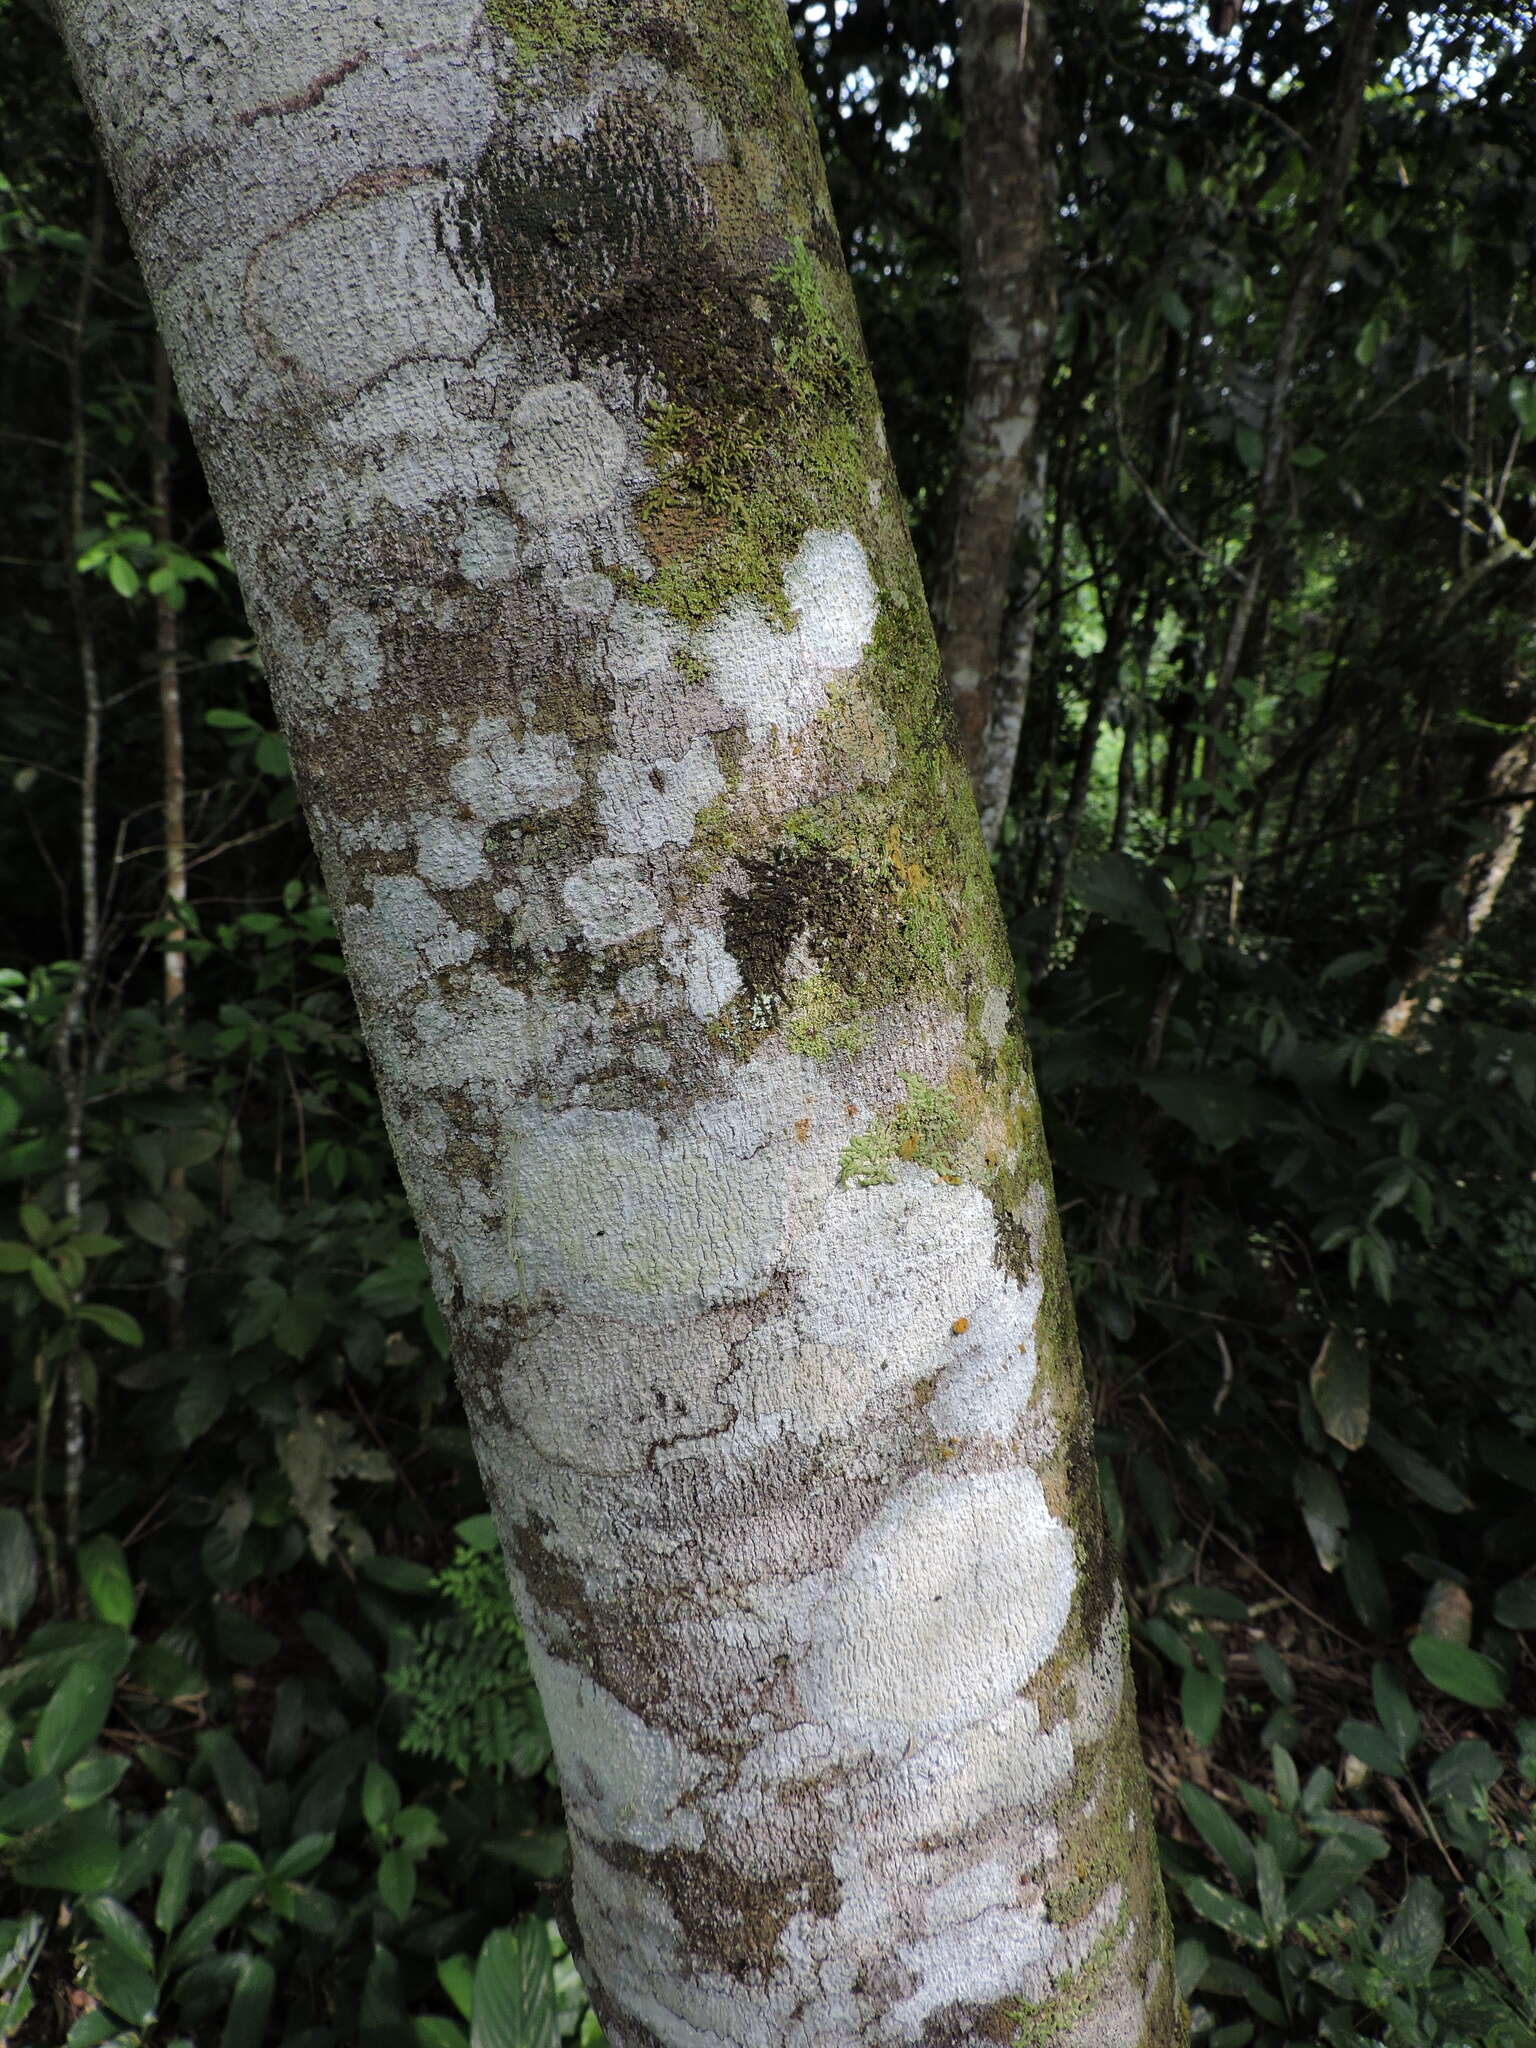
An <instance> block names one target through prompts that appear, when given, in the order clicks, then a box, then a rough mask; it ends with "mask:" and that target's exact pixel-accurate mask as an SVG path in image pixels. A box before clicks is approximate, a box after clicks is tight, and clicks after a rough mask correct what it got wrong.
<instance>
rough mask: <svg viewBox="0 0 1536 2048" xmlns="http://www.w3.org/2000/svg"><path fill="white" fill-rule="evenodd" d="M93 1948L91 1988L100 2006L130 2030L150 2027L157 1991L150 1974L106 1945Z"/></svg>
mask: <svg viewBox="0 0 1536 2048" xmlns="http://www.w3.org/2000/svg"><path fill="white" fill-rule="evenodd" d="M93 1947H94V1950H95V1953H94V1955H93V1956H92V1958H91V1989H92V1990H93V1991H94V1992H95V1993H96V1996H97V1997H98V1998H99V1999H100V2000H101V2002H102V2004H103V2005H105V2006H107V2007H108V2008H109V2009H110V2010H111V2011H112V2012H114V2013H116V2014H117V2016H118V2018H119V2019H124V2020H126V2021H127V2022H128V2024H129V2026H131V2027H141V2028H142V2027H148V2026H150V2025H152V2024H153V2022H154V2018H155V2013H156V2010H157V2008H158V2005H159V1991H158V1989H157V1987H156V1984H155V1980H154V1977H153V1976H152V1975H151V1973H150V1972H149V1971H148V1970H146V1969H145V1967H144V1966H143V1964H142V1963H139V1962H134V1961H133V1960H132V1959H131V1958H130V1957H128V1956H125V1955H124V1954H123V1953H122V1951H121V1950H120V1949H117V1948H113V1947H109V1946H108V1944H107V1943H106V1942H96V1943H94V1944H93Z"/></svg>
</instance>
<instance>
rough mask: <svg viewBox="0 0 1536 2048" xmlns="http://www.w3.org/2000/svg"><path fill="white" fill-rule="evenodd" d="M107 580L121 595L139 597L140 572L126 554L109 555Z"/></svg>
mask: <svg viewBox="0 0 1536 2048" xmlns="http://www.w3.org/2000/svg"><path fill="white" fill-rule="evenodd" d="M107 581H108V582H109V583H110V584H111V586H112V588H113V589H114V590H115V591H116V592H117V594H118V596H119V597H137V596H138V594H139V572H138V570H137V569H135V568H134V566H133V564H132V562H130V561H129V560H128V558H127V556H126V555H115V554H114V555H108V557H107Z"/></svg>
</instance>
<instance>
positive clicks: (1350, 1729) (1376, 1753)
mask: <svg viewBox="0 0 1536 2048" xmlns="http://www.w3.org/2000/svg"><path fill="white" fill-rule="evenodd" d="M1339 1741H1340V1743H1341V1744H1342V1745H1343V1747H1344V1748H1345V1749H1347V1750H1348V1751H1349V1753H1350V1755H1351V1756H1357V1757H1359V1759H1360V1761H1361V1763H1363V1764H1365V1765H1366V1766H1367V1767H1368V1768H1369V1769H1371V1770H1373V1771H1381V1772H1384V1773H1385V1775H1386V1776H1387V1777H1389V1778H1400V1777H1402V1775H1403V1773H1404V1771H1405V1770H1406V1769H1407V1764H1406V1762H1405V1761H1404V1758H1403V1755H1402V1752H1401V1751H1400V1750H1399V1749H1398V1746H1397V1744H1396V1743H1395V1742H1394V1741H1393V1740H1392V1738H1391V1736H1390V1735H1388V1734H1387V1733H1386V1731H1385V1730H1384V1729H1381V1728H1378V1727H1377V1726H1376V1724H1375V1722H1374V1721H1341V1722H1340V1723H1339Z"/></svg>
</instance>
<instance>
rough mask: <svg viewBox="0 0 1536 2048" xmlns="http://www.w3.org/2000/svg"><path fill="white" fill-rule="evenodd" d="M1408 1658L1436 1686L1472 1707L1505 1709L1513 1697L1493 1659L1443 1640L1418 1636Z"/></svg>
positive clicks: (1409, 1650)
mask: <svg viewBox="0 0 1536 2048" xmlns="http://www.w3.org/2000/svg"><path fill="white" fill-rule="evenodd" d="M1408 1654H1409V1656H1410V1657H1412V1659H1413V1661H1414V1663H1415V1664H1417V1665H1418V1667H1419V1669H1420V1671H1422V1672H1423V1674H1424V1676H1425V1677H1426V1678H1427V1679H1428V1680H1429V1682H1430V1684H1431V1685H1433V1686H1438V1688H1439V1689H1440V1691H1441V1692H1445V1693H1449V1694H1450V1696H1451V1698H1452V1699H1453V1700H1464V1701H1465V1702H1466V1704H1467V1705H1468V1706H1469V1707H1502V1706H1503V1705H1504V1703H1505V1701H1506V1700H1507V1699H1508V1697H1509V1688H1508V1686H1507V1685H1506V1684H1505V1682H1504V1674H1503V1672H1502V1671H1501V1670H1500V1669H1499V1667H1498V1665H1497V1664H1495V1663H1494V1661H1493V1659H1492V1658H1491V1657H1484V1656H1481V1655H1479V1653H1478V1652H1477V1651H1476V1650H1469V1649H1467V1648H1465V1647H1464V1645H1462V1644H1461V1643H1447V1642H1444V1641H1442V1639H1441V1638H1440V1637H1439V1636H1426V1635H1417V1636H1415V1637H1414V1638H1413V1641H1412V1642H1411V1643H1410V1644H1409V1645H1408Z"/></svg>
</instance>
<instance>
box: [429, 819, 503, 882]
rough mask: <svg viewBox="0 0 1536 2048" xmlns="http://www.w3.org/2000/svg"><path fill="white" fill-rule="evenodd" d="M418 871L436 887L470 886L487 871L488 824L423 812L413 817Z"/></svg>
mask: <svg viewBox="0 0 1536 2048" xmlns="http://www.w3.org/2000/svg"><path fill="white" fill-rule="evenodd" d="M412 824H413V826H414V828H415V837H416V872H417V874H419V875H420V876H421V878H422V880H423V881H424V882H429V883H430V884H431V885H432V887H433V888H435V889H467V888H468V887H469V885H470V883H471V882H478V881H480V880H481V879H482V878H483V877H484V876H485V874H486V873H487V869H486V865H485V827H484V826H483V825H481V824H479V823H476V822H474V821H466V820H464V819H462V818H452V817H434V816H432V815H430V814H426V813H424V814H422V815H421V816H419V817H417V818H415V819H413V820H412Z"/></svg>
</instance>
